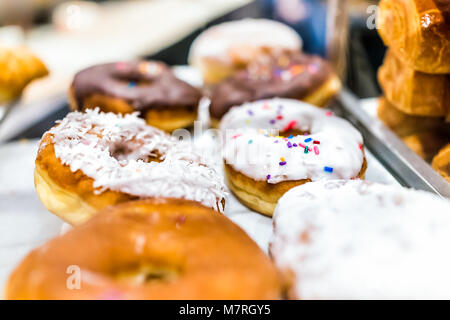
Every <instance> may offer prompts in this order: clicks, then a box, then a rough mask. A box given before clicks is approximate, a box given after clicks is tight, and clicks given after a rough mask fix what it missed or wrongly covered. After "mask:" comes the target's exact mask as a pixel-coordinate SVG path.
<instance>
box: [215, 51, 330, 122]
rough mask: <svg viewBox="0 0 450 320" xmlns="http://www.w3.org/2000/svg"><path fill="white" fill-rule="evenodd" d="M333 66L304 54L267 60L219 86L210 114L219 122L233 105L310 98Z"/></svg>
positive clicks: (233, 76)
mask: <svg viewBox="0 0 450 320" xmlns="http://www.w3.org/2000/svg"><path fill="white" fill-rule="evenodd" d="M332 73H333V70H332V68H331V66H330V65H329V64H328V63H327V62H326V61H325V60H323V59H322V58H320V57H319V56H312V55H307V54H303V53H294V54H290V55H286V54H284V55H281V56H278V57H273V58H270V57H264V58H263V59H262V60H259V61H255V62H253V63H251V64H250V65H249V66H248V67H247V69H246V70H244V71H241V72H238V73H236V74H234V75H232V76H231V77H230V78H228V79H226V80H225V81H223V82H222V83H220V84H219V85H217V86H216V88H215V89H214V90H213V93H212V97H211V106H210V113H211V116H212V117H213V118H216V119H220V118H222V116H223V115H224V114H225V113H226V112H227V111H228V110H229V109H230V108H231V107H233V106H237V105H241V104H243V103H245V102H250V101H256V100H260V99H268V98H274V97H280V98H291V99H299V100H301V99H302V98H304V97H306V96H308V95H309V94H311V93H312V92H313V91H314V90H316V89H318V88H319V87H320V86H321V85H323V84H324V83H325V82H326V81H327V80H328V79H329V77H330V75H332Z"/></svg>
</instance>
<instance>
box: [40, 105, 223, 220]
mask: <svg viewBox="0 0 450 320" xmlns="http://www.w3.org/2000/svg"><path fill="white" fill-rule="evenodd" d="M35 185H36V190H37V192H38V194H39V197H40V199H41V201H42V202H43V204H44V205H45V206H46V207H47V209H48V210H49V211H50V212H52V213H54V214H56V215H58V216H59V217H61V218H62V219H63V220H65V221H67V222H69V223H71V224H79V223H82V222H84V221H85V220H87V219H89V218H90V217H91V216H92V215H93V214H95V213H96V212H97V211H98V210H99V209H103V208H105V207H107V206H110V205H114V204H117V203H121V202H124V201H130V200H133V199H142V198H158V197H169V198H183V199H188V200H194V201H198V202H200V203H202V204H203V205H205V206H207V207H211V208H215V209H216V210H219V211H221V210H223V208H224V204H225V200H224V199H225V187H224V185H223V182H222V178H221V177H220V176H219V175H218V174H217V173H216V171H214V170H213V169H212V168H210V167H208V166H207V165H206V164H204V163H202V161H201V157H200V155H199V154H197V153H195V152H194V151H192V150H190V145H189V144H188V143H183V142H179V141H178V140H176V139H175V138H174V137H171V136H169V135H167V134H165V133H164V132H163V131H160V130H158V129H156V128H153V127H150V126H147V125H146V124H145V121H143V120H142V119H139V118H138V117H137V115H136V114H128V115H124V116H121V115H116V114H114V113H101V112H99V110H98V109H95V110H86V113H81V112H72V113H69V114H68V115H67V116H66V117H65V118H64V119H63V120H61V121H59V122H58V124H57V125H56V126H55V127H53V128H52V129H51V130H49V131H48V132H47V133H45V134H44V136H43V138H42V141H41V144H40V147H39V152H38V155H37V158H36V169H35Z"/></svg>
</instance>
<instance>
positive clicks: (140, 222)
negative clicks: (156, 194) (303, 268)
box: [6, 198, 281, 300]
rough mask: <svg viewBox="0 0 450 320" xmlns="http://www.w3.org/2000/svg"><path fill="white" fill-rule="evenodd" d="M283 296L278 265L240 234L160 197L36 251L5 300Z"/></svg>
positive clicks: (109, 214) (113, 212) (102, 217)
mask: <svg viewBox="0 0 450 320" xmlns="http://www.w3.org/2000/svg"><path fill="white" fill-rule="evenodd" d="M76 272H78V273H76ZM76 275H79V278H78V279H79V282H78V281H76V278H75V276H76ZM280 296H281V290H280V283H279V279H278V275H277V271H276V269H275V267H274V265H273V264H272V262H271V261H270V259H269V258H268V257H267V256H266V255H265V254H264V253H263V252H262V250H261V249H260V248H259V247H258V245H257V244H256V243H255V242H254V241H253V240H251V239H250V238H249V237H248V235H247V234H246V233H245V232H244V231H243V230H242V229H241V228H239V227H238V226H237V225H235V224H234V223H232V222H231V221H230V220H229V219H228V218H227V217H226V216H225V215H222V214H219V213H217V212H215V211H213V210H211V209H208V208H205V207H203V206H201V205H199V204H197V203H195V202H192V201H186V200H179V199H178V200H174V199H163V198H161V199H153V200H141V201H133V202H128V203H124V204H121V205H118V206H115V207H112V208H108V209H105V210H104V211H103V212H101V213H100V214H98V215H97V216H95V217H94V218H92V219H91V220H89V221H88V222H86V223H85V224H83V225H80V226H78V227H76V228H73V229H72V230H70V231H68V232H67V233H66V234H64V235H62V236H59V237H56V238H55V239H53V240H51V241H49V242H48V243H46V244H44V245H43V246H41V247H40V248H37V249H35V250H33V251H32V252H31V253H30V254H28V256H27V257H26V258H25V259H24V260H23V261H22V262H21V263H20V265H19V266H18V267H17V269H16V270H15V271H14V272H13V273H12V275H11V277H10V278H9V281H8V284H7V286H6V298H7V299H87V300H99V299H148V300H150V299H151V300H153V299H154V300H156V299H158V300H160V299H174V300H176V299H248V300H259V299H279V298H280Z"/></svg>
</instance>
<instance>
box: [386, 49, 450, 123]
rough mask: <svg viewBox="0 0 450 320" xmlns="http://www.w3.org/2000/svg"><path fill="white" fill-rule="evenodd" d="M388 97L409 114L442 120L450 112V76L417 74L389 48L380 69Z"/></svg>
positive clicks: (417, 72) (398, 107)
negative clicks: (440, 118)
mask: <svg viewBox="0 0 450 320" xmlns="http://www.w3.org/2000/svg"><path fill="white" fill-rule="evenodd" d="M378 82H379V83H380V85H381V87H382V88H383V91H384V94H385V96H386V98H387V99H388V100H389V101H390V102H391V103H392V104H393V105H394V106H395V107H396V108H397V109H399V110H400V111H402V112H404V113H407V114H409V115H417V116H428V117H441V116H445V115H446V114H447V112H449V110H450V76H449V75H438V74H436V75H432V74H427V73H423V72H419V71H415V70H414V69H412V68H411V67H409V66H407V65H406V64H405V63H403V62H402V61H401V60H400V59H399V58H398V57H396V55H394V53H393V51H392V50H391V49H389V51H388V52H387V54H386V57H385V58H384V63H383V65H382V66H381V67H380V68H379V69H378Z"/></svg>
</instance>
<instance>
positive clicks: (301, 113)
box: [220, 98, 367, 216]
mask: <svg viewBox="0 0 450 320" xmlns="http://www.w3.org/2000/svg"><path fill="white" fill-rule="evenodd" d="M220 129H221V132H222V136H224V137H225V139H224V148H223V157H224V162H225V179H226V181H227V184H228V187H229V188H230V190H231V191H232V192H233V193H234V194H235V195H236V197H237V198H238V199H239V200H240V201H241V202H242V203H244V204H245V205H246V206H248V207H249V208H251V209H253V210H255V211H257V212H260V213H263V214H266V215H269V216H271V215H272V213H273V210H274V208H275V206H276V204H277V201H278V199H279V198H280V197H281V196H282V195H283V194H284V193H285V192H286V191H288V190H289V189H291V188H293V187H295V186H297V185H300V184H304V183H308V182H311V181H316V180H329V179H356V178H363V177H364V173H365V170H366V167H367V164H366V160H365V156H364V148H363V139H362V136H361V134H360V133H359V132H358V131H357V130H356V129H355V128H354V127H353V126H352V125H351V124H350V123H348V122H347V121H346V120H344V119H341V118H338V117H336V116H334V115H333V114H332V113H331V112H330V111H327V110H323V109H319V108H316V107H314V106H312V105H309V104H306V103H303V102H300V101H296V100H289V99H278V98H277V99H271V100H261V101H256V102H253V103H247V104H244V105H242V106H238V107H234V108H232V109H231V110H230V111H229V112H228V113H227V114H226V115H225V116H224V117H223V118H222V121H221V125H220Z"/></svg>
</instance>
